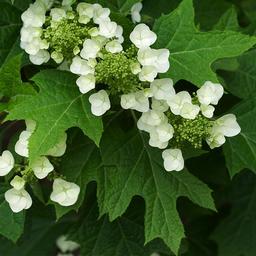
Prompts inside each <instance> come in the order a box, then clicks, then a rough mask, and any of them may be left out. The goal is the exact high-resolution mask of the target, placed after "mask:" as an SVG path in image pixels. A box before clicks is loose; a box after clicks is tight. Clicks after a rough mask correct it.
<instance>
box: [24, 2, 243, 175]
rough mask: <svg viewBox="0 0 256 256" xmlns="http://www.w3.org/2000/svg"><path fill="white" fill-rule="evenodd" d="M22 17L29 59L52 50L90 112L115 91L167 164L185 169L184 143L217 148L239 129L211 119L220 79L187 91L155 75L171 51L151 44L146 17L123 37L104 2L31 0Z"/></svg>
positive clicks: (44, 57)
mask: <svg viewBox="0 0 256 256" xmlns="http://www.w3.org/2000/svg"><path fill="white" fill-rule="evenodd" d="M141 8H142V4H141V3H137V4H135V5H134V6H133V7H132V9H131V16H132V20H133V22H134V23H136V22H140V20H141V16H140V11H141ZM38 13H39V14H40V15H38ZM48 13H49V14H48ZM35 16H36V22H32V20H33V19H34V18H35ZM22 20H23V22H24V26H23V28H22V31H21V41H22V42H21V46H22V47H23V48H24V49H25V51H26V52H27V53H29V54H30V60H31V61H32V62H33V63H34V64H42V63H44V62H47V61H48V60H49V59H50V57H51V58H52V59H53V60H55V62H56V63H58V64H65V65H66V66H67V67H68V70H70V71H71V72H72V73H73V74H76V75H77V76H78V77H77V80H76V85H77V86H78V88H79V90H80V92H81V93H83V94H85V93H89V94H90V96H89V102H90V103H91V112H92V113H93V114H94V115H95V116H102V115H103V114H105V113H106V112H107V111H108V110H109V109H110V108H111V101H110V98H111V96H113V97H119V98H120V105H121V107H122V108H123V109H131V110H136V111H138V112H141V113H142V116H141V117H140V118H139V120H138V123H137V126H138V128H139V129H140V130H142V131H145V132H147V133H149V136H150V139H149V144H150V145H151V146H152V147H157V148H160V149H163V150H164V151H163V153H162V156H163V159H164V167H165V169H166V170H167V171H180V170H182V169H183V168H184V159H183V156H182V149H183V148H185V147H186V146H188V145H189V146H192V147H194V148H196V149H198V148H202V145H203V141H206V142H207V143H208V145H209V146H210V147H211V148H215V147H219V146H221V145H222V144H223V143H224V142H225V137H231V136H235V135H237V134H238V133H239V132H240V127H239V125H238V124H237V122H236V117H235V116H234V115H232V114H230V115H226V116H224V117H221V118H219V119H217V120H214V118H213V114H214V110H215V108H214V106H215V105H217V104H218V102H219V100H220V99H221V97H222V96H223V93H224V90H223V87H222V86H221V85H220V84H214V83H212V82H210V81H207V82H205V83H204V84H203V85H202V87H201V88H200V89H199V90H198V91H197V92H196V93H195V94H194V95H192V96H191V95H190V94H189V93H188V92H187V91H180V92H176V91H175V89H174V87H173V81H172V80H171V79H170V78H164V79H159V74H163V73H166V72H167V71H168V70H169V68H170V63H169V57H170V52H169V50H168V49H154V48H153V47H152V46H153V45H154V43H155V42H156V40H157V35H156V34H155V33H154V32H153V31H151V30H150V28H149V27H148V26H147V25H146V24H138V25H136V26H135V27H134V29H133V31H132V32H131V34H130V36H129V39H130V40H127V41H125V39H124V37H123V28H122V27H121V26H120V25H118V24H117V23H116V22H114V21H112V20H111V19H110V10H109V9H108V8H103V7H102V6H101V5H99V4H89V3H79V4H76V5H75V4H74V5H72V1H63V2H62V4H61V5H60V6H58V7H56V6H53V5H52V4H51V1H46V0H41V1H40V0H37V1H36V2H35V4H33V5H31V6H30V8H29V9H28V10H27V11H26V12H25V13H24V14H23V15H22ZM124 41H125V44H123V43H124ZM124 45H125V47H124ZM127 45H128V46H127ZM167 148H169V149H167Z"/></svg>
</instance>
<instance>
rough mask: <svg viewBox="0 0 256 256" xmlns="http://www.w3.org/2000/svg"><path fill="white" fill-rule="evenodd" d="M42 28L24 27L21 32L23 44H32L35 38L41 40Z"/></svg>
mask: <svg viewBox="0 0 256 256" xmlns="http://www.w3.org/2000/svg"><path fill="white" fill-rule="evenodd" d="M42 32H43V30H42V28H38V27H31V26H29V27H22V28H21V31H20V36H21V38H20V40H21V42H26V43H30V42H32V41H33V39H34V38H39V37H40V36H41V35H42Z"/></svg>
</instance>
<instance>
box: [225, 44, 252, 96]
mask: <svg viewBox="0 0 256 256" xmlns="http://www.w3.org/2000/svg"><path fill="white" fill-rule="evenodd" d="M255 58H256V50H255V49H253V50H251V51H249V52H246V53H244V54H243V55H242V56H240V57H238V58H237V62H238V67H237V69H236V70H234V71H226V70H221V71H220V75H221V76H222V77H223V78H224V80H225V83H226V88H227V90H228V91H229V92H231V93H232V94H234V95H235V96H237V97H239V98H243V99H249V98H251V97H256V66H255V61H254V60H255Z"/></svg>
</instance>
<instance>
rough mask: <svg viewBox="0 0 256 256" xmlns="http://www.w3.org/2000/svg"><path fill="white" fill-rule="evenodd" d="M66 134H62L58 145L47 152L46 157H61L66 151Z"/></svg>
mask: <svg viewBox="0 0 256 256" xmlns="http://www.w3.org/2000/svg"><path fill="white" fill-rule="evenodd" d="M66 142H67V134H66V133H65V132H64V133H63V135H62V136H61V137H60V139H59V141H58V143H57V144H56V145H55V146H54V147H53V148H51V149H49V150H48V152H47V154H46V155H48V156H54V157H60V156H63V155H64V154H65V152H66V149H67V143H66Z"/></svg>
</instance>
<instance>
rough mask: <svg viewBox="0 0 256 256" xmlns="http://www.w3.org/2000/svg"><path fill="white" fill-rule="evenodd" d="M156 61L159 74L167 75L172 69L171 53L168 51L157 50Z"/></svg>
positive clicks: (155, 64)
mask: <svg viewBox="0 0 256 256" xmlns="http://www.w3.org/2000/svg"><path fill="white" fill-rule="evenodd" d="M155 55H156V61H155V63H154V66H155V68H156V69H157V72H158V73H166V72H167V71H168V70H169V68H170V62H169V57H170V51H169V50H168V49H158V50H155Z"/></svg>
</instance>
